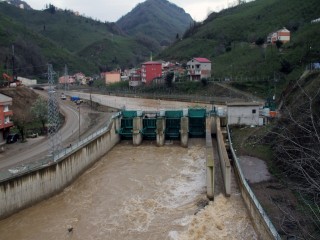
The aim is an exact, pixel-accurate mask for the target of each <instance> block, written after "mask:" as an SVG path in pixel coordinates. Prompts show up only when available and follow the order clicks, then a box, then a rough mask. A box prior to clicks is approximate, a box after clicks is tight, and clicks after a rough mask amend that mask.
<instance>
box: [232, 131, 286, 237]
mask: <svg viewBox="0 0 320 240" xmlns="http://www.w3.org/2000/svg"><path fill="white" fill-rule="evenodd" d="M228 138H229V142H230V150H231V153H232V158H233V161H234V171H235V175H236V177H237V182H238V185H239V188H240V191H241V195H242V198H243V200H244V202H245V204H246V206H247V208H248V210H249V213H250V216H251V217H252V222H253V224H254V226H255V228H256V230H257V233H258V234H259V239H266V240H268V239H276V240H281V237H280V235H279V234H278V232H277V230H276V228H275V227H274V226H273V224H272V222H271V220H270V219H269V217H268V216H267V214H266V212H265V211H264V209H263V208H262V206H261V205H260V203H259V201H258V199H257V198H256V196H255V195H254V193H253V191H252V190H251V188H250V186H249V185H248V183H247V181H246V180H245V177H244V175H243V173H242V170H241V167H240V164H239V161H238V158H237V156H236V154H235V151H234V149H233V147H232V144H231V137H230V132H229V128H228Z"/></svg>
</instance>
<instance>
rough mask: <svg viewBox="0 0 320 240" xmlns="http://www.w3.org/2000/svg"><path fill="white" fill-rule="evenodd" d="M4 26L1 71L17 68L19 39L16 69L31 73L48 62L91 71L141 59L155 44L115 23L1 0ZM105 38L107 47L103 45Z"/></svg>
mask: <svg viewBox="0 0 320 240" xmlns="http://www.w3.org/2000/svg"><path fill="white" fill-rule="evenodd" d="M0 29H1V31H0V50H1V51H0V62H1V63H3V64H1V65H0V72H1V68H3V69H2V71H4V68H5V66H6V67H7V68H9V70H10V68H12V63H11V59H12V45H14V48H15V61H16V66H15V68H18V69H16V71H17V72H18V74H20V75H24V76H26V77H28V76H29V77H31V76H35V77H36V76H39V74H40V72H44V69H45V68H46V64H47V63H48V62H50V63H52V64H53V67H54V69H56V70H58V71H62V69H63V68H64V65H65V64H67V65H68V68H69V70H70V73H74V72H78V71H82V72H84V73H86V74H94V73H99V70H101V69H104V70H106V69H108V70H109V69H113V68H115V67H125V66H127V65H126V64H128V63H130V64H131V65H136V64H137V63H139V62H140V61H142V60H145V59H146V58H147V57H148V56H149V54H150V51H152V50H153V49H154V46H153V45H152V44H150V42H149V43H148V44H145V42H143V39H136V40H135V39H132V38H130V37H128V36H125V35H124V34H123V33H122V32H121V30H120V29H119V28H118V27H117V26H116V24H115V23H102V22H99V21H95V20H93V19H89V18H85V17H82V16H76V15H75V14H74V13H73V12H72V11H69V10H65V11H58V10H56V9H55V8H54V7H53V8H49V9H47V10H44V11H35V10H23V9H20V8H17V7H14V6H12V5H9V4H7V3H0ZM137 40H138V41H137ZM101 43H104V44H106V45H107V47H104V48H101ZM111 46H115V47H111ZM99 49H100V50H99ZM136 49H139V51H137V50H136ZM11 71H12V70H11ZM9 72H10V71H9Z"/></svg>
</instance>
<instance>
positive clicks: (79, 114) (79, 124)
mask: <svg viewBox="0 0 320 240" xmlns="http://www.w3.org/2000/svg"><path fill="white" fill-rule="evenodd" d="M78 117H79V142H80V119H81V118H80V103H79V105H78Z"/></svg>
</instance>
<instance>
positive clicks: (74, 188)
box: [0, 139, 257, 240]
mask: <svg viewBox="0 0 320 240" xmlns="http://www.w3.org/2000/svg"><path fill="white" fill-rule="evenodd" d="M205 202H206V187H205V141H204V139H191V140H190V142H189V147H188V148H182V147H180V146H179V143H178V142H177V143H176V142H167V143H166V145H165V146H163V147H156V146H155V142H151V141H144V142H143V144H142V145H141V146H138V147H134V146H132V144H131V142H130V141H128V142H127V141H122V142H121V143H120V144H118V145H117V146H115V147H114V148H113V149H112V150H111V151H110V152H109V153H107V154H106V155H105V156H104V157H102V158H101V159H100V161H98V162H97V163H96V164H95V165H94V166H93V167H92V168H90V169H89V170H87V171H86V172H85V173H84V174H83V175H82V176H81V177H79V178H78V179H77V180H76V181H75V182H74V183H73V184H71V185H70V186H69V187H67V188H66V189H65V190H64V191H63V192H61V193H60V194H58V195H56V196H54V197H52V198H50V199H48V200H45V201H42V202H40V203H39V204H36V205H35V206H32V207H30V208H28V209H25V210H23V211H21V212H19V213H17V214H15V215H13V216H11V217H9V218H7V219H4V220H2V221H0V239H1V240H10V239H12V240H19V239H23V240H31V239H32V240H35V239H41V240H43V239H46V240H50V239H59V240H60V239H61V240H63V239H85V240H90V239H116V240H117V239H119V240H122V239H141V240H149V239H169V240H171V239H173V240H178V239H194V240H196V239H197V240H198V239H245V240H247V239H257V235H256V233H255V231H254V229H253V227H252V223H251V221H250V218H249V215H248V213H247V211H246V208H245V206H244V203H243V200H242V198H241V195H240V193H239V190H238V189H237V186H236V184H235V182H234V181H233V186H232V194H231V197H230V198H226V197H224V196H223V195H219V196H217V197H216V198H215V200H214V201H213V202H210V203H209V205H207V206H206V207H204V206H203V205H205V204H203V203H205ZM71 228H72V230H71ZM68 229H70V231H68Z"/></svg>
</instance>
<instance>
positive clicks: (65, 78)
mask: <svg viewBox="0 0 320 240" xmlns="http://www.w3.org/2000/svg"><path fill="white" fill-rule="evenodd" d="M67 84H68V90H69V76H68V67H67V64H66V65H64V91H65V92H66V91H67Z"/></svg>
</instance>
